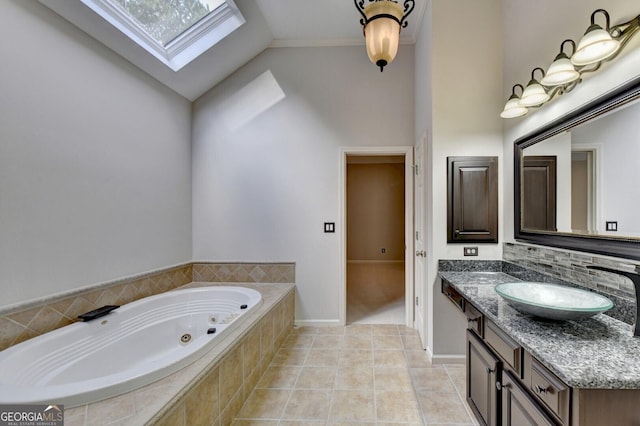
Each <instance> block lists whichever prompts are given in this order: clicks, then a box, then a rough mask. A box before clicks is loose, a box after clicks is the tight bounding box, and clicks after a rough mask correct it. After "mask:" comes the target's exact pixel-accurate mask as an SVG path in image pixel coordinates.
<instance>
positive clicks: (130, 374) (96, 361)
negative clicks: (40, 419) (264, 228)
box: [0, 286, 262, 408]
mask: <svg viewBox="0 0 640 426" xmlns="http://www.w3.org/2000/svg"><path fill="white" fill-rule="evenodd" d="M260 304H262V296H261V294H260V293H259V292H258V291H256V290H253V289H250V288H245V287H232V286H212V287H201V288H190V289H182V290H175V291H170V292H167V293H162V294H157V295H155V296H150V297H146V298H144V299H140V300H137V301H135V302H132V303H128V304H126V305H123V306H121V307H120V308H118V309H116V310H114V311H112V312H111V313H109V314H107V315H105V316H102V317H100V318H97V319H94V320H91V321H88V322H77V323H74V324H71V325H68V326H66V327H63V328H60V329H57V330H54V331H52V332H50V333H46V334H43V335H41V336H38V337H35V338H33V339H30V340H27V341H25V342H22V343H20V344H18V345H15V346H12V347H10V348H8V349H6V350H4V351H2V352H0V404H36V403H42V404H45V403H46V404H49V403H55V404H64V405H65V407H67V408H68V407H74V406H77V405H82V404H87V403H89V402H93V401H98V400H101V399H105V398H110V397H112V396H116V395H119V394H122V393H125V392H129V391H131V390H133V389H136V388H139V387H142V386H144V385H147V384H149V383H151V382H153V381H156V380H159V379H161V378H163V377H166V376H168V375H169V374H171V373H173V372H175V371H177V370H179V369H180V368H183V367H185V366H186V365H188V364H190V363H192V362H194V361H195V360H197V359H198V358H200V357H201V356H203V355H204V354H205V353H206V352H208V351H209V350H211V349H212V348H213V347H214V346H215V345H216V342H219V341H220V340H221V337H222V336H224V335H225V334H228V333H229V332H231V331H232V330H234V329H235V328H237V327H238V326H239V325H240V324H241V322H242V320H243V318H242V317H243V316H245V318H246V315H247V313H248V312H250V311H252V310H253V309H255V308H256V307H258V306H259V305H260ZM214 329H215V330H214Z"/></svg>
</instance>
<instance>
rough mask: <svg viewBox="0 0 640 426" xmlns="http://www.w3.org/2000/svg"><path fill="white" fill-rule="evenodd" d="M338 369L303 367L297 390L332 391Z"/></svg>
mask: <svg viewBox="0 0 640 426" xmlns="http://www.w3.org/2000/svg"><path fill="white" fill-rule="evenodd" d="M336 369H337V367H302V370H301V371H300V374H299V375H298V381H297V382H296V385H295V387H296V389H331V388H333V382H334V381H335V377H336Z"/></svg>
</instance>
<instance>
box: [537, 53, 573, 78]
mask: <svg viewBox="0 0 640 426" xmlns="http://www.w3.org/2000/svg"><path fill="white" fill-rule="evenodd" d="M578 78H580V73H579V72H578V71H576V69H575V67H574V66H573V64H572V63H571V61H570V60H569V58H568V57H567V55H565V54H564V53H561V54H559V55H558V56H556V59H555V61H553V63H552V64H551V65H550V66H549V69H548V70H547V72H546V74H545V75H544V77H543V78H542V80H540V83H541V84H543V85H545V86H561V85H563V84H568V83H571V82H572V81H576V80H577V79H578Z"/></svg>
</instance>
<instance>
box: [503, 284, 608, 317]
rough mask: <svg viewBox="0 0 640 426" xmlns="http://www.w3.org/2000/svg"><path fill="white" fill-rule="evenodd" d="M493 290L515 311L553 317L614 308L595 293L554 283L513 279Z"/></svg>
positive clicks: (584, 313)
mask: <svg viewBox="0 0 640 426" xmlns="http://www.w3.org/2000/svg"><path fill="white" fill-rule="evenodd" d="M495 290H496V293H498V294H499V295H500V296H502V298H504V299H505V300H506V301H507V303H509V304H510V305H511V306H513V307H514V308H516V309H517V310H519V311H522V312H525V313H528V314H532V315H535V316H538V317H541V318H548V319H554V320H572V319H580V318H588V317H591V316H593V315H596V314H599V313H601V312H604V311H606V310H608V309H611V308H612V307H613V302H611V300H609V299H607V298H606V297H604V296H601V295H599V294H597V293H594V292H591V291H586V290H580V289H577V288H573V287H566V286H561V285H556V284H546V283H538V282H513V283H504V284H498V285H496V287H495Z"/></svg>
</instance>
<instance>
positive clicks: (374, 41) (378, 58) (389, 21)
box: [364, 1, 404, 71]
mask: <svg viewBox="0 0 640 426" xmlns="http://www.w3.org/2000/svg"><path fill="white" fill-rule="evenodd" d="M403 13H404V9H403V8H402V6H400V5H399V4H397V3H393V2H391V1H377V2H374V3H371V4H369V5H368V6H367V7H365V9H364V14H365V15H366V17H367V20H368V21H369V22H368V23H367V26H366V27H365V28H364V37H365V40H366V44H367V54H368V55H369V59H370V60H371V62H373V63H374V64H376V65H377V66H379V67H380V71H382V68H383V67H385V66H386V65H388V64H390V63H391V61H393V60H394V58H395V57H396V54H397V53H398V44H399V43H400V21H401V20H402V15H403ZM381 15H391V16H393V17H394V18H397V21H396V20H395V19H393V18H390V17H386V16H381Z"/></svg>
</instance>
